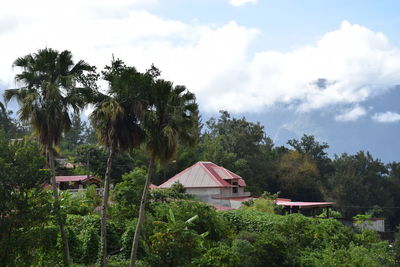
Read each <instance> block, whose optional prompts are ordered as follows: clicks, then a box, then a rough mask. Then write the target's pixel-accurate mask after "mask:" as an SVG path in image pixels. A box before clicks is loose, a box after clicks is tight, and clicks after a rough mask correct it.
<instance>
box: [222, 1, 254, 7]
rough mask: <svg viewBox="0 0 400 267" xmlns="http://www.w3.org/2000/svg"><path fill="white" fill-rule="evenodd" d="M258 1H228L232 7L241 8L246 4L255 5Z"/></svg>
mask: <svg viewBox="0 0 400 267" xmlns="http://www.w3.org/2000/svg"><path fill="white" fill-rule="evenodd" d="M257 2H258V0H229V3H230V4H231V5H233V6H243V5H245V4H248V3H253V4H255V3H257Z"/></svg>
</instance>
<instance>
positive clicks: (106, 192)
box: [99, 144, 115, 267]
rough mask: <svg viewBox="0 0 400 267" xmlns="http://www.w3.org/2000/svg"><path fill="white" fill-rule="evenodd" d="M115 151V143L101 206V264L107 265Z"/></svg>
mask: <svg viewBox="0 0 400 267" xmlns="http://www.w3.org/2000/svg"><path fill="white" fill-rule="evenodd" d="M114 153H115V144H112V145H111V147H110V154H109V155H108V159H107V169H106V174H105V176H104V192H103V205H102V207H101V244H100V255H99V257H100V266H101V267H105V266H107V209H108V195H109V192H110V178H111V167H112V160H113V158H114Z"/></svg>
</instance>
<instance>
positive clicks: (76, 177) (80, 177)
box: [56, 175, 100, 183]
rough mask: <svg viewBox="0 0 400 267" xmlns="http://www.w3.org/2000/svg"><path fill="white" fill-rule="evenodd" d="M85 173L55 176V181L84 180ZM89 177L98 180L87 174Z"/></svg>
mask: <svg viewBox="0 0 400 267" xmlns="http://www.w3.org/2000/svg"><path fill="white" fill-rule="evenodd" d="M87 178H88V177H87V175H72V176H56V182H57V183H60V182H79V181H86V180H87ZM89 179H94V180H97V181H100V180H99V179H97V178H96V177H93V176H89Z"/></svg>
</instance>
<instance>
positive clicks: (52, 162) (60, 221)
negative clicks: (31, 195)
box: [47, 147, 71, 266]
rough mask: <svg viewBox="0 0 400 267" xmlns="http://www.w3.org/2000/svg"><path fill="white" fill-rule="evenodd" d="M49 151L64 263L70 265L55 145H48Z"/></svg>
mask: <svg viewBox="0 0 400 267" xmlns="http://www.w3.org/2000/svg"><path fill="white" fill-rule="evenodd" d="M47 151H48V153H49V165H50V169H51V187H52V189H53V196H54V202H55V208H56V212H55V214H56V218H57V223H58V226H59V227H60V233H61V240H62V243H63V248H64V265H65V266H69V265H70V263H71V260H70V256H69V246H68V238H67V234H66V232H65V228H64V222H63V221H62V219H61V217H60V214H59V212H60V203H59V198H58V188H57V183H56V172H55V167H54V150H53V147H48V148H47Z"/></svg>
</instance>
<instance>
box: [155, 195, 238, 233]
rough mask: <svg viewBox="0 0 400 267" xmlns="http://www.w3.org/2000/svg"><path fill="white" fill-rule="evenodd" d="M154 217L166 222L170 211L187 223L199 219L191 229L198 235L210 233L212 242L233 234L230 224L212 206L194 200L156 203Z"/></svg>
mask: <svg viewBox="0 0 400 267" xmlns="http://www.w3.org/2000/svg"><path fill="white" fill-rule="evenodd" d="M153 209H154V211H153V216H154V219H155V220H158V221H166V220H167V217H168V215H169V210H170V209H171V210H173V212H174V215H175V218H176V219H177V220H180V221H186V220H188V219H189V218H191V217H192V216H194V215H197V216H198V219H197V220H196V221H194V222H193V226H192V227H191V229H193V230H195V231H196V232H197V233H198V234H203V233H205V232H208V238H209V239H211V240H221V239H224V238H227V237H229V236H230V234H231V229H230V227H229V225H228V222H227V221H226V220H224V219H223V218H222V216H221V215H220V214H219V213H218V212H217V211H216V210H215V209H214V208H213V207H211V206H210V205H208V204H206V203H202V202H198V201H192V200H175V201H172V202H170V203H156V204H155V205H154V206H153Z"/></svg>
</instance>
